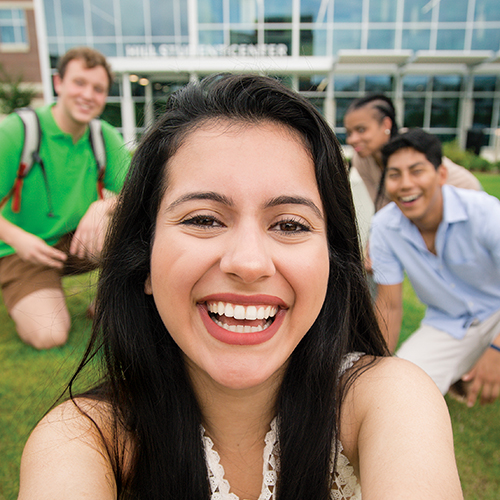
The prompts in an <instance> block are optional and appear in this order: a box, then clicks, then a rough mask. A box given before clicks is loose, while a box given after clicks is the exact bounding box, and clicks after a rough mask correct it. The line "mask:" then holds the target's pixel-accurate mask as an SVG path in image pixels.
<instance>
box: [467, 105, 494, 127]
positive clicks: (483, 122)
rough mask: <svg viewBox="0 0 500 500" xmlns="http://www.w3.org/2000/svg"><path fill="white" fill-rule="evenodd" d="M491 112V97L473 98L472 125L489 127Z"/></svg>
mask: <svg viewBox="0 0 500 500" xmlns="http://www.w3.org/2000/svg"><path fill="white" fill-rule="evenodd" d="M492 114H493V98H489V99H474V120H473V122H472V126H473V127H488V128H489V127H490V126H491V119H492Z"/></svg>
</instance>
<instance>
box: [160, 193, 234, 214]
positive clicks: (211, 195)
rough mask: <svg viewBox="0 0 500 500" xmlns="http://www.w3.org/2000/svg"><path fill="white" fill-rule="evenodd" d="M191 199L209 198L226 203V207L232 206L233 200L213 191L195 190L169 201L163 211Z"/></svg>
mask: <svg viewBox="0 0 500 500" xmlns="http://www.w3.org/2000/svg"><path fill="white" fill-rule="evenodd" d="M192 200H211V201H215V202H217V203H222V204H223V205H227V206H228V207H232V206H234V203H233V200H231V198H228V197H227V196H224V195H222V194H219V193H215V192H214V191H196V192H194V193H187V194H185V195H183V196H181V197H180V198H177V199H176V200H174V201H173V202H172V203H170V205H169V206H168V207H167V208H166V209H165V211H166V212H168V211H169V210H172V209H174V208H175V207H176V206H178V205H180V204H182V203H185V202H187V201H192Z"/></svg>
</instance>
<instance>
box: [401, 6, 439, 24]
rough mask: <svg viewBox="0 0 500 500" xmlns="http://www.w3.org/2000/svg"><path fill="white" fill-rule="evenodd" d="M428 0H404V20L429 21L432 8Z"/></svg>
mask: <svg viewBox="0 0 500 500" xmlns="http://www.w3.org/2000/svg"><path fill="white" fill-rule="evenodd" d="M428 5H429V1H428V0H405V10H404V20H405V21H406V22H413V23H414V22H417V21H430V20H431V17H432V9H429V8H428V7H427V6H428Z"/></svg>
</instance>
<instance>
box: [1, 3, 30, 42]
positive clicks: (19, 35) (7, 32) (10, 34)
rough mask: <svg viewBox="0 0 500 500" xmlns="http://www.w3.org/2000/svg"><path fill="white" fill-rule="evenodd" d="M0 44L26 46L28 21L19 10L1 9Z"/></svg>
mask: <svg viewBox="0 0 500 500" xmlns="http://www.w3.org/2000/svg"><path fill="white" fill-rule="evenodd" d="M0 14H1V16H0V42H1V43H3V44H26V43H27V38H26V29H25V26H26V19H25V17H24V11H23V10H19V9H0Z"/></svg>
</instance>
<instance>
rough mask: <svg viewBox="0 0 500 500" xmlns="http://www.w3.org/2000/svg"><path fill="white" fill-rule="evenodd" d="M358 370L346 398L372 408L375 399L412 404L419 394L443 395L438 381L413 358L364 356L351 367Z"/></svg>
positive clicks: (432, 396) (358, 404) (359, 409)
mask: <svg viewBox="0 0 500 500" xmlns="http://www.w3.org/2000/svg"><path fill="white" fill-rule="evenodd" d="M353 370H355V371H356V373H357V374H358V375H357V377H356V378H355V380H354V381H353V383H352V385H351V386H350V387H349V389H348V392H347V396H346V401H350V403H351V404H354V405H355V406H356V408H358V410H357V412H358V413H359V412H360V411H361V412H363V413H364V412H366V411H368V410H369V409H370V408H371V407H372V405H373V404H374V403H375V402H378V403H380V402H382V401H385V402H386V404H388V405H392V404H401V403H402V402H407V403H408V404H409V403H411V402H412V401H415V399H416V398H420V397H426V398H432V399H435V398H437V399H439V400H441V399H442V396H441V394H440V393H439V391H438V390H437V387H436V385H435V383H434V382H433V381H432V380H431V378H430V377H429V376H428V375H427V374H426V373H425V372H424V371H423V370H422V369H421V368H419V367H418V366H416V365H415V364H414V363H411V362H410V361H407V360H404V359H400V358H397V357H395V356H392V357H374V356H362V357H360V358H359V360H358V361H356V362H355V363H354V364H353V367H352V368H351V369H350V370H349V372H352V371H353Z"/></svg>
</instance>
